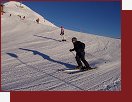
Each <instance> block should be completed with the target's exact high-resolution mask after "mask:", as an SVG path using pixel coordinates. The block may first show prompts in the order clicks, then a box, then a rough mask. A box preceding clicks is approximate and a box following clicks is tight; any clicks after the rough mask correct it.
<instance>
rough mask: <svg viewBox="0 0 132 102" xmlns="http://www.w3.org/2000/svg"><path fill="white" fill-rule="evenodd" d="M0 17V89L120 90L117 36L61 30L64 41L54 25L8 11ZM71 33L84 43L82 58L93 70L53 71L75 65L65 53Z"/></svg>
mask: <svg viewBox="0 0 132 102" xmlns="http://www.w3.org/2000/svg"><path fill="white" fill-rule="evenodd" d="M10 12H11V11H10ZM12 12H15V11H12ZM31 14H32V12H31ZM1 20H2V52H1V53H2V69H1V70H2V72H1V74H2V75H1V77H2V80H1V81H2V90H4V91H10V90H15V91H84V90H86V91H98V90H101V91H109V90H111V91H119V90H121V41H120V39H113V38H108V37H103V36H97V35H93V34H86V33H81V32H76V31H71V30H67V29H65V37H66V39H67V41H66V42H60V40H61V37H60V35H59V34H60V29H59V28H58V27H56V26H49V25H45V24H37V23H35V22H32V21H31V20H28V19H25V20H20V19H19V18H18V17H17V16H16V15H13V16H11V17H9V15H8V13H6V14H4V15H3V16H2V18H1ZM74 36H76V37H77V38H78V39H79V40H80V41H82V42H84V43H85V44H86V49H85V51H86V59H87V61H88V62H89V63H90V65H91V66H93V67H95V66H97V67H98V68H97V69H95V70H90V71H86V72H81V73H75V74H66V73H64V72H58V71H57V70H58V69H64V68H74V67H75V66H76V61H75V58H74V55H73V54H72V53H71V52H69V49H71V48H73V44H72V43H71V38H72V37H74Z"/></svg>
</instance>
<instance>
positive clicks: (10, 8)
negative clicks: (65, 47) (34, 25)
mask: <svg viewBox="0 0 132 102" xmlns="http://www.w3.org/2000/svg"><path fill="white" fill-rule="evenodd" d="M4 5H5V7H4V11H5V12H6V13H8V14H12V15H15V16H18V15H19V16H21V17H24V16H25V17H26V19H27V20H30V21H32V22H33V21H35V20H36V19H37V18H39V19H40V23H41V24H44V25H49V26H53V27H55V25H54V24H52V23H51V22H49V21H47V20H46V19H44V18H43V17H42V16H41V15H39V14H37V13H36V12H34V11H33V10H31V9H30V8H29V7H27V6H26V5H24V4H21V3H19V2H16V1H10V2H7V3H5V4H4Z"/></svg>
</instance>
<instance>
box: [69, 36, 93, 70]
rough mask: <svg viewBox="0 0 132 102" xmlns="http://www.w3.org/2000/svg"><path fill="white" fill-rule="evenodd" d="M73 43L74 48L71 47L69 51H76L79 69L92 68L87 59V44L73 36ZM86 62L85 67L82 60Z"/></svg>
mask: <svg viewBox="0 0 132 102" xmlns="http://www.w3.org/2000/svg"><path fill="white" fill-rule="evenodd" d="M72 43H73V45H74V48H73V49H70V50H69V51H70V52H72V51H75V52H76V57H75V58H76V61H77V64H78V66H77V67H76V68H77V69H82V70H88V69H91V67H90V66H89V64H88V62H87V61H86V60H85V51H84V49H85V44H84V43H83V42H81V41H77V38H76V37H73V38H72ZM81 61H82V62H83V63H84V65H85V66H84V67H83V65H82V62H81Z"/></svg>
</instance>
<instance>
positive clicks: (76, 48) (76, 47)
mask: <svg viewBox="0 0 132 102" xmlns="http://www.w3.org/2000/svg"><path fill="white" fill-rule="evenodd" d="M73 45H74V48H73V49H72V51H76V52H77V53H81V52H84V49H85V44H84V43H82V42H80V41H76V42H75V43H73Z"/></svg>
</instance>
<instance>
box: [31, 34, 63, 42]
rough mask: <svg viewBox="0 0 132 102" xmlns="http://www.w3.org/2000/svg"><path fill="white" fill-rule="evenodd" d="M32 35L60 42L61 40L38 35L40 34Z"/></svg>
mask: <svg viewBox="0 0 132 102" xmlns="http://www.w3.org/2000/svg"><path fill="white" fill-rule="evenodd" d="M33 36H36V37H40V38H44V39H50V40H54V41H59V42H61V40H56V39H53V38H48V37H43V36H40V35H33Z"/></svg>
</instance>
